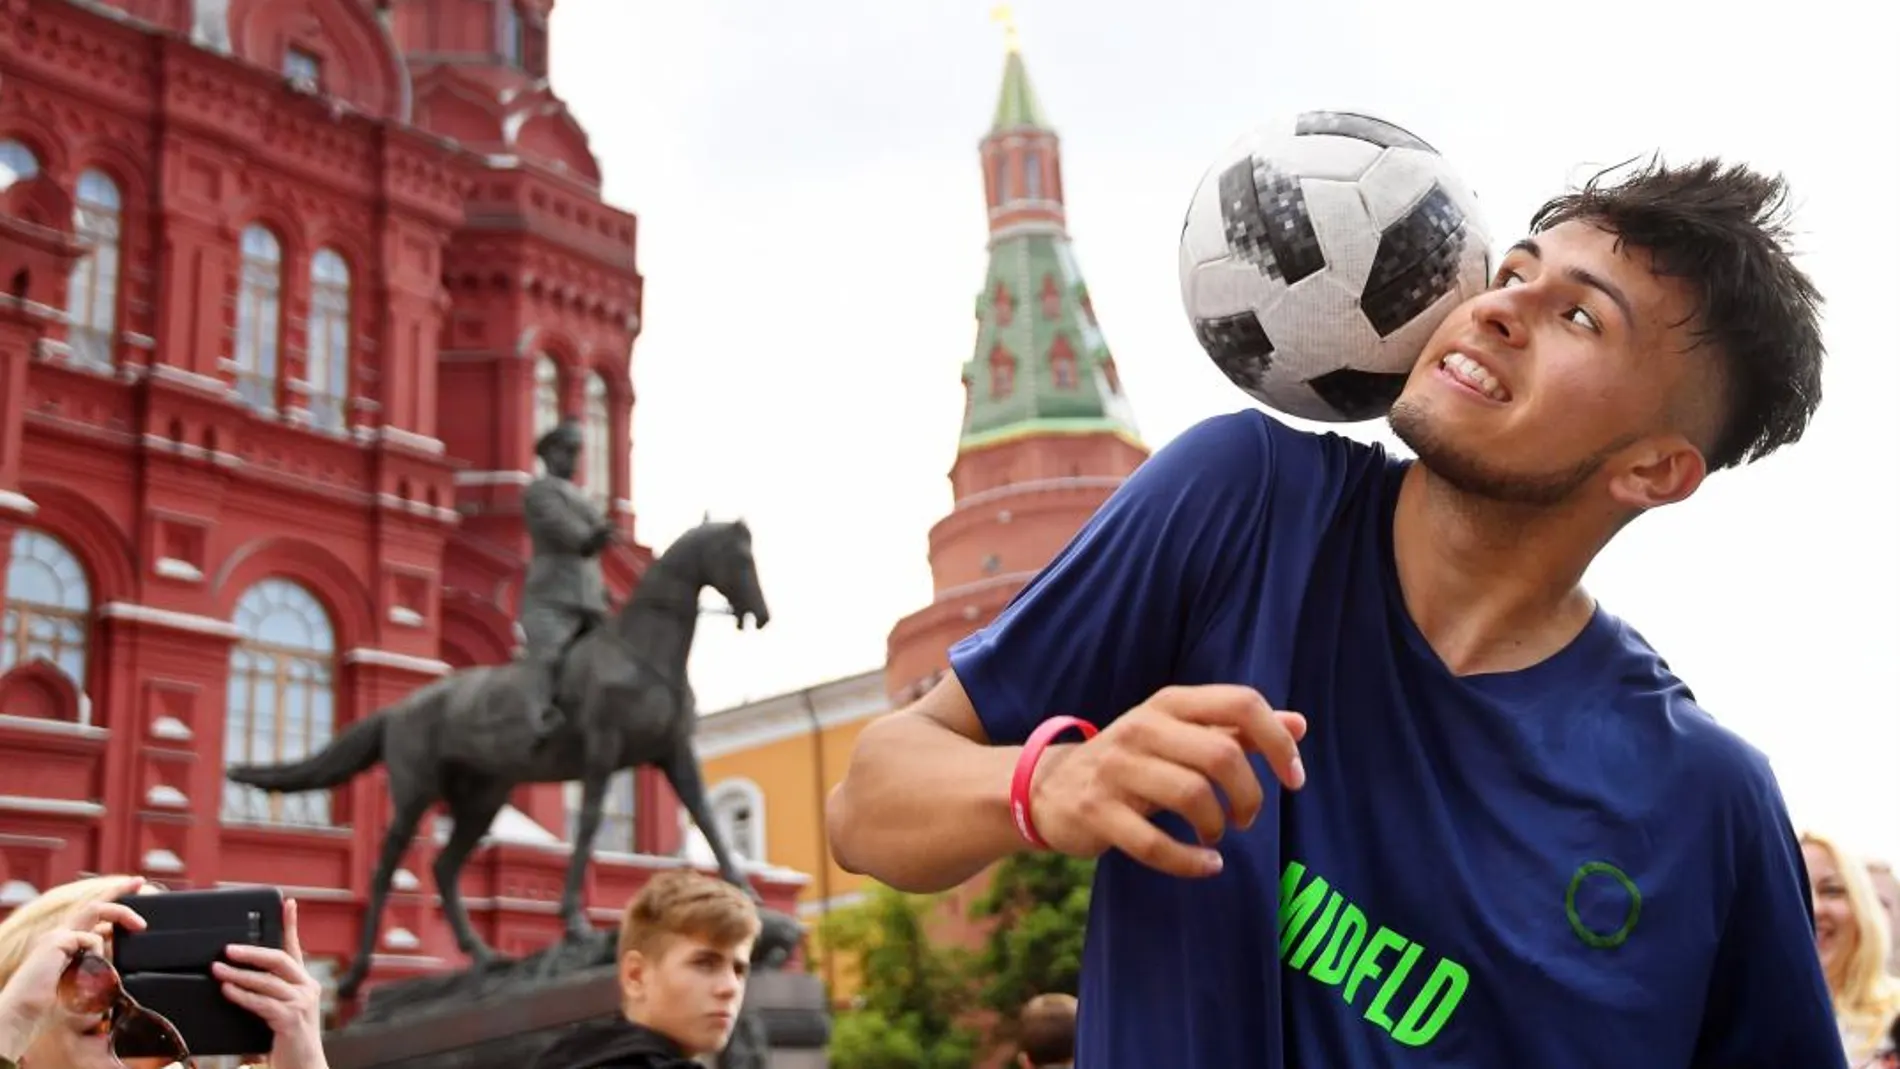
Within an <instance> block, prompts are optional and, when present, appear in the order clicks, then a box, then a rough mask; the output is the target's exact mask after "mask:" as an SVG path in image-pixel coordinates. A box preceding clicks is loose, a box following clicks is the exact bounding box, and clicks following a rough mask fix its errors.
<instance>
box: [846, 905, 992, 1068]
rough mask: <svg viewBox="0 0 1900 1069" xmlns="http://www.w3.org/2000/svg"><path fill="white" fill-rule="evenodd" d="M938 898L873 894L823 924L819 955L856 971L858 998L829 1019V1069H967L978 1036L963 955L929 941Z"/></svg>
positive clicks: (955, 949)
mask: <svg viewBox="0 0 1900 1069" xmlns="http://www.w3.org/2000/svg"><path fill="white" fill-rule="evenodd" d="M939 902H940V896H936V895H909V894H904V893H902V892H900V891H896V890H893V889H891V888H889V887H883V886H878V887H876V888H874V889H873V890H872V891H871V892H870V893H869V894H868V896H867V897H866V898H865V900H864V901H863V902H861V903H859V904H858V905H856V906H853V907H851V908H850V909H846V910H840V911H839V912H836V913H833V914H832V915H831V916H830V918H828V919H827V920H826V921H825V922H824V923H823V924H822V925H821V926H820V930H819V938H820V940H821V941H822V942H823V944H824V948H825V953H827V954H841V955H843V956H845V957H846V958H848V959H851V960H854V961H855V962H856V964H857V967H858V978H859V980H858V998H857V1000H856V1003H855V1004H854V1005H853V1006H852V1008H851V1009H849V1010H846V1011H844V1012H842V1013H840V1014H838V1015H837V1017H836V1018H835V1019H834V1020H833V1021H832V1035H831V1051H830V1054H831V1064H832V1065H833V1066H834V1067H835V1069H969V1066H970V1065H971V1063H972V1062H973V1061H974V1060H975V1057H976V1050H977V1035H976V1032H975V1031H974V1030H973V1029H971V1028H969V1027H967V1026H966V1025H964V1024H963V1023H962V1018H963V1016H964V1014H965V1013H966V1012H967V1011H968V1010H969V1009H970V1008H971V1006H972V1005H973V1002H974V1000H973V998H972V988H971V983H970V961H969V954H968V953H967V952H966V951H964V950H961V949H959V948H956V947H949V946H937V945H934V944H933V943H932V942H931V941H930V937H929V922H930V918H931V917H932V916H933V915H934V914H936V913H937V912H938V911H939V909H940V906H939Z"/></svg>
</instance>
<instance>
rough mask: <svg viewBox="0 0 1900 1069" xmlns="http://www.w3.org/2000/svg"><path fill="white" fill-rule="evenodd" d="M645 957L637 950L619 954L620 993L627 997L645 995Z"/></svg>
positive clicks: (634, 997) (636, 997) (642, 996)
mask: <svg viewBox="0 0 1900 1069" xmlns="http://www.w3.org/2000/svg"><path fill="white" fill-rule="evenodd" d="M646 982H647V959H646V955H644V954H642V953H640V952H639V951H637V950H629V951H627V952H626V953H625V954H622V955H621V956H620V994H621V995H622V996H623V997H625V998H627V999H641V998H644V997H646Z"/></svg>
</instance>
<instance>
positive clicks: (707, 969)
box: [534, 871, 759, 1069]
mask: <svg viewBox="0 0 1900 1069" xmlns="http://www.w3.org/2000/svg"><path fill="white" fill-rule="evenodd" d="M758 935H759V913H758V909H757V908H756V907H755V906H754V905H753V904H752V900H751V899H750V898H748V897H746V894H745V892H743V891H741V890H739V889H738V888H737V887H734V886H733V885H731V884H730V883H727V882H726V881H724V880H718V879H714V878H712V877H710V876H705V875H701V874H700V873H696V872H686V871H675V872H667V873H662V874H660V875H658V876H655V877H654V878H653V879H652V881H651V882H649V883H648V884H647V885H646V887H645V888H643V889H642V890H641V891H640V893H639V894H638V895H636V896H635V897H634V899H633V901H632V902H630V903H628V905H627V912H626V914H625V916H624V917H623V918H622V919H621V921H620V947H619V955H620V994H621V1013H622V1017H623V1019H622V1020H619V1021H610V1022H607V1023H605V1024H600V1025H588V1026H583V1027H582V1028H580V1029H578V1030H576V1031H575V1032H572V1033H570V1034H568V1035H567V1036H564V1037H562V1038H561V1039H560V1040H558V1041H556V1042H555V1044H554V1045H553V1046H552V1047H549V1048H548V1050H547V1051H545V1052H544V1053H543V1054H542V1055H541V1056H540V1057H539V1058H537V1059H536V1060H535V1063H534V1064H535V1069H699V1063H698V1062H695V1061H694V1060H693V1059H694V1058H696V1057H698V1056H699V1055H702V1054H713V1053H716V1052H718V1051H721V1050H724V1049H725V1046H726V1041H727V1040H729V1039H731V1038H732V1026H733V1024H734V1023H735V1022H736V1021H737V1020H738V1018H739V1004H740V1002H741V1001H743V1000H744V998H745V983H746V973H747V969H748V966H749V963H750V961H751V957H752V942H753V940H755V939H757V938H758Z"/></svg>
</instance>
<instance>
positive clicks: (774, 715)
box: [693, 668, 891, 761]
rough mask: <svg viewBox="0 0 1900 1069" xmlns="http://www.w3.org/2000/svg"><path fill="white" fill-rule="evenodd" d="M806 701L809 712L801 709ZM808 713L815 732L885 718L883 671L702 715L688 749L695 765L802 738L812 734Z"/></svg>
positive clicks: (888, 706)
mask: <svg viewBox="0 0 1900 1069" xmlns="http://www.w3.org/2000/svg"><path fill="white" fill-rule="evenodd" d="M808 699H809V701H810V703H811V705H810V707H807V705H806V701H807V700H808ZM813 709H816V710H817V713H818V729H819V730H820V731H823V730H826V729H829V728H832V727H836V726H837V725H840V724H850V723H854V722H856V721H859V720H869V719H870V718H872V717H874V716H881V715H883V714H884V713H887V712H890V710H891V702H890V698H889V697H888V696H887V695H886V694H885V693H884V670H883V669H882V668H874V669H872V670H871V671H868V672H862V673H859V674H858V675H855V676H846V677H844V678H843V679H835V680H832V681H831V682H829V683H820V684H818V685H816V686H813V687H808V688H805V689H803V690H794V691H787V692H786V693H783V694H777V695H774V696H772V697H770V698H765V699H762V700H760V701H756V702H748V703H747V704H745V705H735V706H730V707H728V708H725V709H720V710H717V711H715V712H711V713H707V714H706V715H705V716H703V717H701V718H700V721H699V727H698V728H697V729H696V731H695V734H694V740H693V749H694V750H696V751H697V752H698V753H699V759H700V760H701V761H709V760H712V759H713V758H716V757H723V756H725V755H726V754H730V753H737V752H740V751H742V750H750V749H754V748H756V747H759V746H764V745H766V744H768V743H773V742H777V741H779V740H780V739H789V738H793V737H794V736H798V735H807V734H810V733H811V730H812V710H813Z"/></svg>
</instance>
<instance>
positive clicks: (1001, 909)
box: [970, 852, 1095, 1024]
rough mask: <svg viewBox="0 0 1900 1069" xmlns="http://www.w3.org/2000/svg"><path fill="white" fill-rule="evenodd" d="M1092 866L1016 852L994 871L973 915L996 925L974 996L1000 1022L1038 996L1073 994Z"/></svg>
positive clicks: (979, 963)
mask: <svg viewBox="0 0 1900 1069" xmlns="http://www.w3.org/2000/svg"><path fill="white" fill-rule="evenodd" d="M1094 875H1095V863H1094V862H1092V861H1083V860H1080V859H1077V858H1072V857H1067V856H1065V855H1062V854H1057V853H1054V852H1037V853H1022V854H1017V855H1015V856H1013V857H1011V858H1009V859H1008V860H1006V861H1004V862H1003V863H1002V864H1001V865H998V866H997V868H996V874H995V876H994V877H992V878H991V880H990V886H989V889H988V890H987V891H985V892H984V894H983V897H981V898H979V899H977V901H976V902H975V903H974V904H973V905H972V906H971V909H970V915H971V916H972V917H976V918H990V919H993V920H994V924H993V926H992V927H991V928H990V933H989V937H988V938H987V939H986V940H985V941H984V944H983V948H982V950H981V951H980V952H979V953H978V954H977V956H976V960H975V965H976V979H977V981H978V983H979V985H980V986H979V988H978V991H977V998H978V1001H979V1002H980V1004H981V1005H983V1006H984V1007H986V1008H988V1009H991V1010H994V1011H996V1012H997V1013H998V1014H999V1015H1001V1020H1002V1022H1004V1023H1005V1024H1008V1023H1011V1022H1013V1021H1014V1019H1015V1014H1016V1011H1017V1010H1019V1009H1021V1008H1022V1005H1023V1003H1025V1002H1028V1001H1029V1000H1030V999H1031V998H1034V997H1035V996H1037V995H1043V994H1048V993H1050V992H1056V991H1059V992H1063V993H1066V994H1070V995H1073V994H1075V993H1076V987H1077V984H1078V983H1079V981H1080V979H1081V975H1082V935H1083V930H1084V929H1085V928H1086V927H1087V925H1088V916H1089V886H1090V883H1091V881H1092V880H1093V878H1094Z"/></svg>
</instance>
